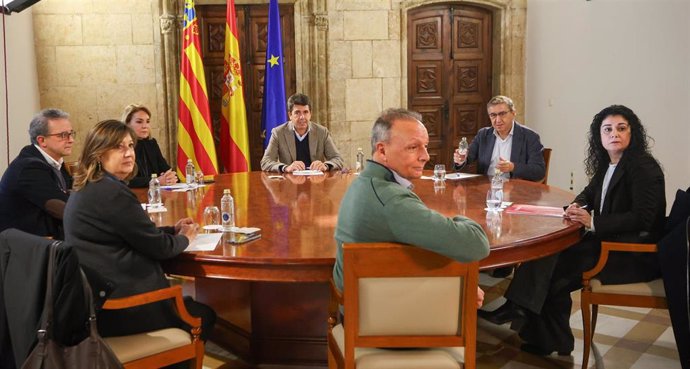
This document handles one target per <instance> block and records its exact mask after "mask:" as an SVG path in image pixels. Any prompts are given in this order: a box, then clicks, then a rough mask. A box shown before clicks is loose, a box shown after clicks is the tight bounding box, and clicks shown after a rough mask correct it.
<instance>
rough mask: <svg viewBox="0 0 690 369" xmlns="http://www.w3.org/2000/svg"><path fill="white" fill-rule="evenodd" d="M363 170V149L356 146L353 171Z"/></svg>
mask: <svg viewBox="0 0 690 369" xmlns="http://www.w3.org/2000/svg"><path fill="white" fill-rule="evenodd" d="M362 170H364V151H362V148H361V147H358V148H357V160H356V161H355V173H360V172H361V171H362Z"/></svg>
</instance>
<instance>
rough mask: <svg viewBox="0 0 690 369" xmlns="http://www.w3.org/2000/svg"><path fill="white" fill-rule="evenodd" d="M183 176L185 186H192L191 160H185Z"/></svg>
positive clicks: (192, 168) (192, 166) (192, 169)
mask: <svg viewBox="0 0 690 369" xmlns="http://www.w3.org/2000/svg"><path fill="white" fill-rule="evenodd" d="M184 174H185V179H186V182H187V185H189V186H192V185H194V163H192V159H187V166H186V167H185V170H184Z"/></svg>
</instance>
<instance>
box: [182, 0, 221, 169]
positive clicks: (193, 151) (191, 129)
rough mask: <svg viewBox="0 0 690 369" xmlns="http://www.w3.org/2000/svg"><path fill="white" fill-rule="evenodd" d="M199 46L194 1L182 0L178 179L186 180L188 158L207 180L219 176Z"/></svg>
mask: <svg viewBox="0 0 690 369" xmlns="http://www.w3.org/2000/svg"><path fill="white" fill-rule="evenodd" d="M200 47H201V42H200V40H199V24H198V20H197V18H196V11H195V10H194V1H193V0H185V2H184V28H183V30H182V58H181V59H180V103H179V117H178V127H177V175H178V176H179V177H180V178H185V175H184V170H185V166H186V165H187V159H192V162H194V166H195V167H196V168H197V169H201V171H202V172H203V173H204V177H207V178H208V179H210V178H213V176H214V175H216V174H218V164H216V148H215V145H214V143H213V134H212V131H213V130H212V128H211V112H210V110H209V106H208V93H207V92H206V77H205V76H204V65H203V63H202V60H201V49H200Z"/></svg>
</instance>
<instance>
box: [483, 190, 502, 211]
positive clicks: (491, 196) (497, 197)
mask: <svg viewBox="0 0 690 369" xmlns="http://www.w3.org/2000/svg"><path fill="white" fill-rule="evenodd" d="M502 202H503V190H498V189H493V188H492V189H490V190H488V191H487V192H486V209H487V210H488V211H499V210H500V209H501V203H502Z"/></svg>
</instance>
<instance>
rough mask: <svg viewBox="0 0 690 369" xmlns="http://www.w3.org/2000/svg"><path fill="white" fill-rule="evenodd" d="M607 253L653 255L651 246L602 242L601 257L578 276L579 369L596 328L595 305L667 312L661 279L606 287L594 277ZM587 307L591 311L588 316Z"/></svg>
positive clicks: (586, 357)
mask: <svg viewBox="0 0 690 369" xmlns="http://www.w3.org/2000/svg"><path fill="white" fill-rule="evenodd" d="M611 251H622V252H625V251H627V252H632V251H634V252H656V251H657V247H656V245H655V244H643V243H619V242H602V243H601V254H600V256H599V261H598V262H597V265H595V266H594V268H592V269H591V270H588V271H586V272H584V273H583V274H582V285H583V287H582V296H581V304H582V324H583V326H584V327H583V330H584V332H583V336H584V350H583V353H582V368H583V369H584V368H587V362H588V361H589V351H590V348H591V345H592V339H593V338H594V330H595V329H596V325H597V313H598V310H599V305H615V306H633V307H647V308H654V309H667V308H668V305H667V303H666V293H665V292H664V283H663V280H662V279H661V278H659V279H655V280H653V281H650V282H644V283H630V284H615V285H606V284H602V283H601V281H599V280H598V279H596V278H595V276H596V275H597V274H599V272H601V270H602V269H604V266H605V265H606V261H607V260H608V257H609V252H611ZM590 305H592V310H591V314H590Z"/></svg>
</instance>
